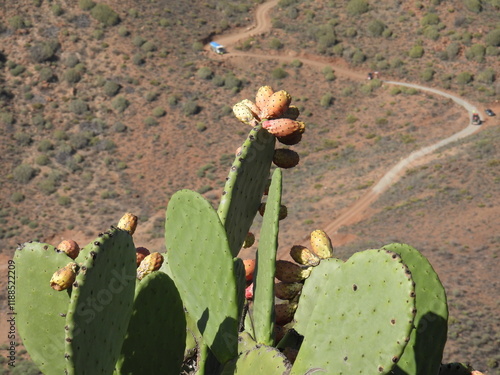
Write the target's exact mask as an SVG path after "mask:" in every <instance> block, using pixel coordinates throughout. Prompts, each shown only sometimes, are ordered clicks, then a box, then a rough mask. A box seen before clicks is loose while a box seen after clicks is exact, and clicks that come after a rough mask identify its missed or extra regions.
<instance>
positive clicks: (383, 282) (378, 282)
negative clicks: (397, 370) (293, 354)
mask: <svg viewBox="0 0 500 375" xmlns="http://www.w3.org/2000/svg"><path fill="white" fill-rule="evenodd" d="M329 276H330V277H329V278H328V280H327V281H326V282H325V283H323V285H322V286H320V287H318V293H319V295H320V297H319V298H318V299H317V303H316V306H315V308H314V311H313V312H312V315H311V317H310V319H309V321H308V323H307V326H306V329H305V331H304V342H303V343H302V346H301V348H300V351H299V354H298V356H297V359H296V361H295V363H294V365H293V368H292V371H291V374H292V375H303V374H305V373H306V372H307V371H309V370H311V369H313V368H319V369H322V370H324V371H325V372H326V373H331V374H333V373H337V374H366V375H368V374H388V373H389V372H390V370H391V369H392V367H393V366H394V364H395V363H396V362H397V361H398V360H399V358H400V357H401V355H402V353H403V350H404V348H405V346H406V344H407V342H408V341H409V340H410V332H411V330H412V328H413V319H414V316H415V289H414V283H413V280H412V278H411V273H410V271H409V270H408V268H407V267H406V266H405V265H404V264H403V262H402V261H401V258H400V257H399V255H397V254H396V253H393V252H391V251H386V250H366V251H363V252H359V253H356V254H354V255H353V256H352V257H351V258H350V259H349V260H348V261H347V262H345V263H344V264H342V265H340V266H339V267H338V268H337V269H335V270H334V272H333V274H332V275H329ZM302 302H303V301H301V303H302Z"/></svg>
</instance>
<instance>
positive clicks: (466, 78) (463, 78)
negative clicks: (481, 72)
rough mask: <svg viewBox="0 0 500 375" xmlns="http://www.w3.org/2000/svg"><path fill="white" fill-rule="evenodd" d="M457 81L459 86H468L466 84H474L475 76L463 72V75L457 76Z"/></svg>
mask: <svg viewBox="0 0 500 375" xmlns="http://www.w3.org/2000/svg"><path fill="white" fill-rule="evenodd" d="M456 80H457V83H458V84H459V85H466V84H468V83H470V82H472V80H473V75H472V74H471V73H469V72H462V73H459V74H457V78H456Z"/></svg>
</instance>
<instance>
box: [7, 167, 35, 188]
mask: <svg viewBox="0 0 500 375" xmlns="http://www.w3.org/2000/svg"><path fill="white" fill-rule="evenodd" d="M36 174H37V170H36V169H35V168H33V167H32V166H31V165H28V164H19V165H18V166H17V167H15V168H14V170H13V171H12V176H13V177H14V180H15V181H17V182H19V183H21V184H27V183H28V182H30V181H31V179H32V178H33V177H35V176H36Z"/></svg>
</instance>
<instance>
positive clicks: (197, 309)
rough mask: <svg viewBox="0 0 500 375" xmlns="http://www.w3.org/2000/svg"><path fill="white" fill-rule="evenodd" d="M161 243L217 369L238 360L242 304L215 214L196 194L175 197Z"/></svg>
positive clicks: (183, 192) (185, 302)
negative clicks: (217, 366) (163, 240)
mask: <svg viewBox="0 0 500 375" xmlns="http://www.w3.org/2000/svg"><path fill="white" fill-rule="evenodd" d="M165 241H166V248H167V258H168V264H169V266H170V270H171V272H172V275H173V279H174V282H175V284H176V286H177V288H178V289H179V293H180V295H181V297H182V300H183V302H184V305H185V307H186V309H187V311H188V312H189V314H190V315H191V316H192V317H193V319H195V320H196V323H197V326H198V329H199V330H200V332H201V333H202V335H203V339H204V341H205V342H206V344H207V345H208V346H209V347H210V349H211V350H212V352H213V353H214V354H215V356H216V357H217V359H218V360H219V361H220V362H221V363H224V362H226V361H228V360H229V359H231V358H234V357H236V355H237V345H238V323H239V317H240V313H241V310H242V308H243V306H242V304H241V302H243V301H242V298H241V297H240V294H241V292H240V293H239V292H238V291H239V287H238V286H239V284H240V282H239V280H236V277H235V271H234V264H233V256H232V255H231V251H230V250H229V244H228V242H227V237H226V232H225V230H224V227H223V226H222V224H221V222H220V220H219V217H218V216H217V213H216V211H215V210H214V209H213V208H212V206H211V205H210V203H209V202H208V201H207V200H206V199H205V198H203V197H202V196H201V195H200V194H198V193H196V192H193V191H189V190H181V191H178V192H177V193H175V194H174V195H173V196H172V198H171V199H170V202H169V204H168V207H167V213H166V222H165ZM241 277H242V275H241Z"/></svg>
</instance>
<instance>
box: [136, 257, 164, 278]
mask: <svg viewBox="0 0 500 375" xmlns="http://www.w3.org/2000/svg"><path fill="white" fill-rule="evenodd" d="M162 264H163V255H161V254H160V253H157V252H155V253H151V254H149V255H148V256H146V257H145V258H144V259H143V260H142V262H141V264H140V265H139V267H137V278H138V279H139V280H142V279H143V278H144V277H146V276H147V275H149V274H150V273H151V272H154V271H158V270H159V269H160V267H161V265H162Z"/></svg>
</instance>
